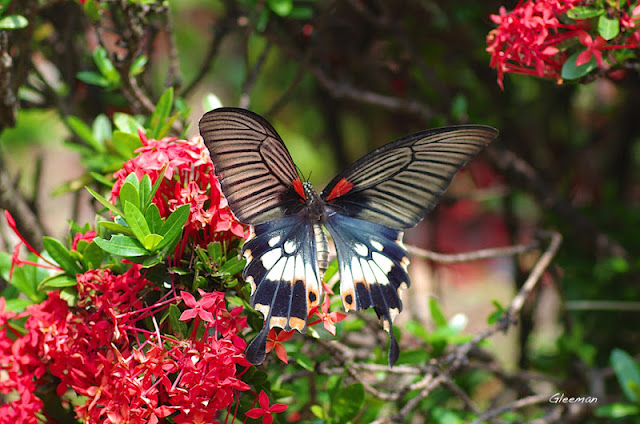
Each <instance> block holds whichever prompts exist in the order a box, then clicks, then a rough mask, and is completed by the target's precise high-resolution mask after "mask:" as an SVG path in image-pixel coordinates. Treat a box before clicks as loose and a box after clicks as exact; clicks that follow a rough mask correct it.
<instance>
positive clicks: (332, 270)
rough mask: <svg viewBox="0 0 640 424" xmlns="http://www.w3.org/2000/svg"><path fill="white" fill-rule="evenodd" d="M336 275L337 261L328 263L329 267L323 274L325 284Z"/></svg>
mask: <svg viewBox="0 0 640 424" xmlns="http://www.w3.org/2000/svg"><path fill="white" fill-rule="evenodd" d="M337 273H338V259H337V258H336V259H334V260H332V261H331V262H329V266H328V267H327V270H326V271H325V273H324V281H325V282H327V281H329V280H331V278H333V276H334V275H336V274H337Z"/></svg>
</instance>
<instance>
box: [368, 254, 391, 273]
mask: <svg viewBox="0 0 640 424" xmlns="http://www.w3.org/2000/svg"><path fill="white" fill-rule="evenodd" d="M371 258H372V259H373V261H374V262H375V263H376V265H378V266H379V267H380V269H381V270H382V272H384V273H385V274H388V273H390V272H391V269H392V268H393V261H392V260H391V259H389V258H387V257H386V256H384V255H383V254H381V253H378V252H373V253H372V254H371Z"/></svg>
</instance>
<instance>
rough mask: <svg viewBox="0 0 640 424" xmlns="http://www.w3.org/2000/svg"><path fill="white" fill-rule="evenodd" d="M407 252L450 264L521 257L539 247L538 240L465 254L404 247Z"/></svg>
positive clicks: (410, 246) (409, 246)
mask: <svg viewBox="0 0 640 424" xmlns="http://www.w3.org/2000/svg"><path fill="white" fill-rule="evenodd" d="M405 247H406V248H407V251H408V252H409V253H410V254H411V255H413V256H415V257H418V258H424V259H429V260H432V261H434V262H439V263H444V264H452V263H457V262H469V261H477V260H481V259H489V258H498V257H502V256H514V255H521V254H523V253H527V252H531V251H532V250H535V249H537V248H538V247H540V243H539V242H538V240H533V241H532V242H531V243H528V244H516V245H514V246H507V247H494V248H490V249H480V250H474V251H471V252H465V253H437V252H433V251H431V250H426V249H421V248H419V247H416V246H413V245H405Z"/></svg>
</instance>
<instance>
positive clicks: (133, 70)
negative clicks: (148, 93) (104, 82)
mask: <svg viewBox="0 0 640 424" xmlns="http://www.w3.org/2000/svg"><path fill="white" fill-rule="evenodd" d="M148 60H149V59H148V58H147V56H145V55H141V56H138V57H137V58H136V60H134V61H133V63H132V64H131V67H130V68H129V75H131V76H132V77H135V76H137V75H140V74H141V73H142V72H144V67H145V65H146V64H147V61H148Z"/></svg>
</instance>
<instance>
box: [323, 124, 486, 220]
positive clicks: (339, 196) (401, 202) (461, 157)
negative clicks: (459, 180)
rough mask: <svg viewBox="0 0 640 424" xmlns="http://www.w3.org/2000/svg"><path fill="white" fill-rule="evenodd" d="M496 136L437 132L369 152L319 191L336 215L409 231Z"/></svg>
mask: <svg viewBox="0 0 640 424" xmlns="http://www.w3.org/2000/svg"><path fill="white" fill-rule="evenodd" d="M497 134H498V132H497V131H496V130H495V129H493V128H491V127H486V126H480V125H462V126H455V127H445V128H437V129H433V130H428V131H423V132H419V133H417V134H413V135H410V136H408V137H404V138H401V139H400V140H396V141H394V142H392V143H389V144H387V145H386V146H383V147H381V148H379V149H378V150H376V151H374V152H371V153H369V154H368V155H366V156H364V157H363V158H362V159H360V160H359V161H357V162H356V163H354V164H353V165H351V166H350V167H349V168H347V170H345V171H344V172H343V173H341V174H340V175H338V176H337V177H336V178H334V179H333V181H331V182H330V183H329V184H328V185H327V187H326V188H325V189H324V190H323V191H322V198H323V199H324V200H326V201H327V202H328V204H330V205H332V206H333V207H334V208H335V209H336V211H337V213H340V214H342V215H346V216H351V217H355V218H360V219H364V220H367V221H371V222H376V223H378V224H381V225H384V226H387V227H390V228H398V229H401V228H410V227H413V226H414V225H416V224H417V223H418V222H420V220H421V219H422V218H423V217H424V216H425V215H426V214H427V213H428V212H430V211H431V210H432V209H433V208H434V207H435V205H436V204H437V203H438V200H440V197H441V196H442V194H443V193H444V191H445V190H446V189H447V187H448V186H449V184H450V183H451V180H452V179H453V177H454V176H455V174H456V173H457V172H458V171H459V170H460V168H462V167H463V166H464V164H465V163H467V161H469V159H471V158H472V157H473V156H474V155H476V154H477V153H478V152H479V151H480V150H482V149H483V148H484V147H485V146H486V145H487V144H489V142H491V140H493V139H494V138H495V137H496V136H497Z"/></svg>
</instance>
